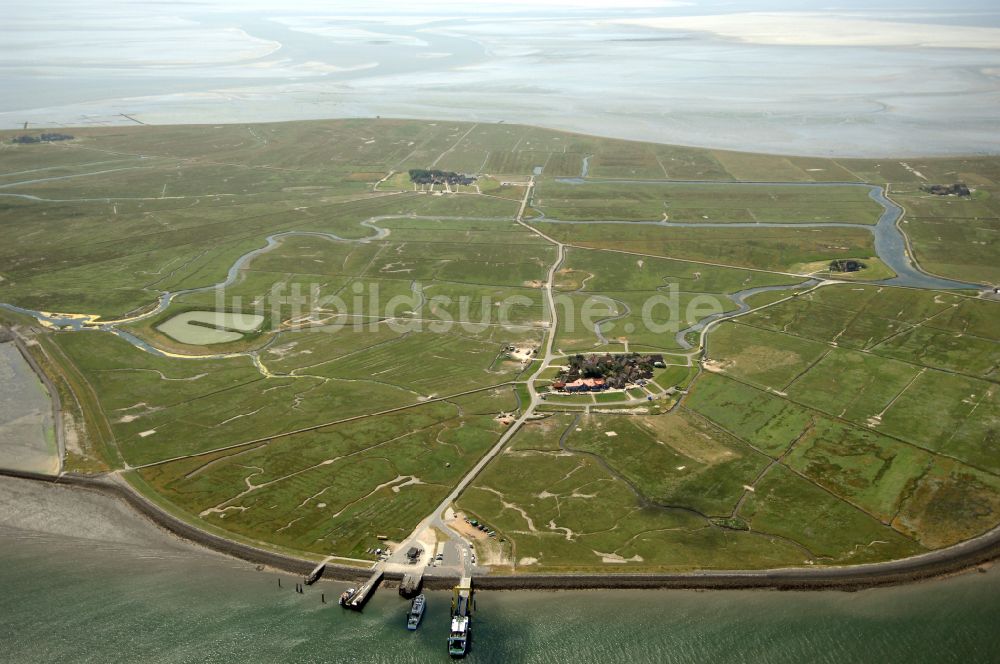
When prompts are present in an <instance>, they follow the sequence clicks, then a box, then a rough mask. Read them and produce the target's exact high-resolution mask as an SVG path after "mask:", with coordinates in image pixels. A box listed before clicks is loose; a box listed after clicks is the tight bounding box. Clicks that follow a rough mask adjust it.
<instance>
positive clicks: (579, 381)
mask: <svg viewBox="0 0 1000 664" xmlns="http://www.w3.org/2000/svg"><path fill="white" fill-rule="evenodd" d="M663 366H666V365H665V364H664V362H663V356H662V355H639V354H638V353H628V354H619V355H611V354H610V353H609V354H606V355H587V356H584V355H573V356H572V357H570V358H569V363H568V366H567V367H566V368H565V369H564V370H563V371H561V372H559V374H558V375H557V376H556V379H555V380H554V381H553V382H552V389H553V390H556V391H558V392H601V391H603V390H607V389H624V388H625V387H627V386H628V385H641V384H643V383H644V382H645V381H646V380H648V379H650V378H652V377H653V369H654V368H657V367H663Z"/></svg>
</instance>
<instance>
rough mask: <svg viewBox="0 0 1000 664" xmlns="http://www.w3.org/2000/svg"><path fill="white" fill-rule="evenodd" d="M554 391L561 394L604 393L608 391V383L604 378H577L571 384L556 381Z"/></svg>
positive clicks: (553, 386)
mask: <svg viewBox="0 0 1000 664" xmlns="http://www.w3.org/2000/svg"><path fill="white" fill-rule="evenodd" d="M552 389H553V390H559V391H560V392H602V391H604V390H606V389H608V383H607V381H605V380H604V379H603V378H577V379H576V380H574V381H571V382H569V383H567V382H566V381H563V380H556V381H554V382H553V383H552Z"/></svg>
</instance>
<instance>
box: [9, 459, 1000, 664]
mask: <svg viewBox="0 0 1000 664" xmlns="http://www.w3.org/2000/svg"><path fill="white" fill-rule="evenodd" d="M0 514H2V516H0V660H3V661H10V662H54V661H74V662H76V661H85V662H111V661H114V662H136V661H143V662H237V661H241V662H242V661H261V662H266V661H289V662H359V663H360V662H434V661H441V662H444V661H447V660H448V657H447V654H446V652H445V633H446V630H447V625H448V621H447V613H448V605H449V595H448V593H440V592H435V593H430V594H429V600H428V602H429V608H428V613H427V615H425V617H424V621H423V624H422V625H421V627H420V629H419V630H418V631H417V632H415V633H410V632H407V631H406V629H405V627H404V622H405V614H406V610H407V608H408V603H407V602H405V601H403V600H401V599H400V598H399V597H398V595H396V594H395V592H394V591H392V590H386V589H382V590H380V591H379V592H378V593H377V594H376V595H375V597H374V598H373V599H372V601H371V603H370V604H369V605H368V607H367V608H366V609H365V611H364V613H362V614H357V613H350V612H346V611H343V610H341V609H340V608H339V607H338V606H336V605H335V604H333V603H332V598H334V597H336V595H337V594H338V593H339V592H340V590H342V589H343V586H342V585H341V584H336V583H332V582H321V583H319V584H317V586H315V587H314V588H311V589H309V590H308V591H307V592H306V593H305V594H304V595H299V594H296V593H295V592H294V591H293V590H291V588H292V587H293V585H294V579H293V578H292V577H290V576H287V575H286V576H283V577H282V578H283V586H284V588H283V589H279V588H278V585H277V579H278V576H279V575H277V574H275V573H273V572H259V571H256V570H255V569H253V568H252V567H250V566H248V565H246V564H244V563H241V562H238V561H233V560H230V559H227V558H224V557H222V556H218V555H215V554H213V553H210V552H207V551H204V550H202V549H198V548H195V547H193V546H190V545H188V544H186V543H183V542H179V541H176V540H174V539H173V538H171V537H169V536H167V535H165V534H164V533H162V532H160V531H158V530H156V529H155V528H154V527H153V526H151V525H150V524H148V523H146V522H144V521H141V520H139V519H137V518H136V517H134V516H133V515H132V514H130V513H129V512H128V511H127V509H126V508H124V507H122V506H120V505H118V504H117V503H115V502H114V501H111V500H110V499H105V498H104V497H103V496H96V495H91V494H87V493H80V492H71V490H69V489H59V488H55V487H44V486H36V485H30V484H29V483H26V482H22V481H17V480H9V479H0ZM321 593H325V594H326V598H327V600H328V602H330V603H327V604H325V605H324V604H323V603H322V602H321V598H320V594H321ZM477 604H478V607H477V608H478V611H477V614H476V621H475V630H474V638H473V650H472V653H471V655H470V657H469V659H468V661H471V662H504V663H509V662H553V663H554V662H560V663H563V662H713V663H718V662H734V663H736V662H739V663H743V662H789V663H791V662H795V663H799V662H819V663H822V662H838V663H839V662H879V663H880V664H884V663H890V662H906V663H914V662H933V663H942V662H963V663H972V662H996V661H998V658H1000V630H998V629H997V627H998V625H1000V574H998V573H997V572H996V571H991V572H989V573H986V574H970V575H965V576H961V577H957V578H953V579H949V580H944V581H935V582H931V583H925V584H918V585H914V586H908V587H902V588H892V589H883V590H872V591H865V592H860V593H836V592H831V593H780V592H766V591H765V592H745V591H734V592H693V591H581V592H544V593H521V592H517V593H514V592H494V593H486V592H484V593H481V594H479V595H478V599H477Z"/></svg>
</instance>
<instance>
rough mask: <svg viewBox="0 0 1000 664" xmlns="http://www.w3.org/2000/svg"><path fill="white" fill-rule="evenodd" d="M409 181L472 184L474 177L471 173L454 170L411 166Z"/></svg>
mask: <svg viewBox="0 0 1000 664" xmlns="http://www.w3.org/2000/svg"><path fill="white" fill-rule="evenodd" d="M410 181H411V182H416V183H417V184H445V183H446V182H447V183H448V184H472V183H473V182H475V181H476V178H474V177H472V176H471V175H464V174H462V173H455V172H454V171H439V170H437V169H426V168H411V169H410Z"/></svg>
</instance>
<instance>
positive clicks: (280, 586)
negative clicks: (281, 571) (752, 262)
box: [278, 576, 281, 588]
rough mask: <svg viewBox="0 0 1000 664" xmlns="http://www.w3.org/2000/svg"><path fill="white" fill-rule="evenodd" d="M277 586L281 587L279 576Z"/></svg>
mask: <svg viewBox="0 0 1000 664" xmlns="http://www.w3.org/2000/svg"><path fill="white" fill-rule="evenodd" d="M278 587H279V588H280V587H281V577H280V576H279V577H278Z"/></svg>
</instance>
